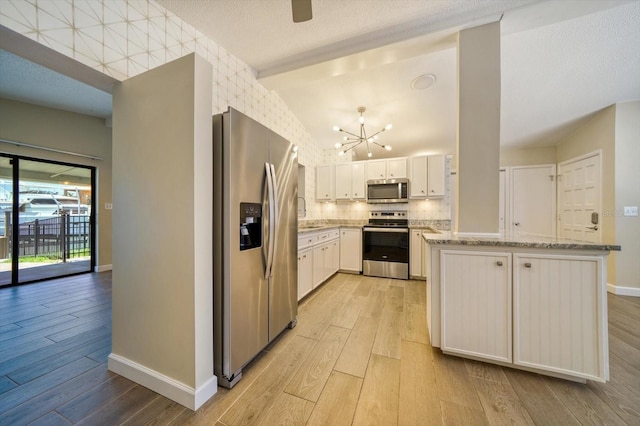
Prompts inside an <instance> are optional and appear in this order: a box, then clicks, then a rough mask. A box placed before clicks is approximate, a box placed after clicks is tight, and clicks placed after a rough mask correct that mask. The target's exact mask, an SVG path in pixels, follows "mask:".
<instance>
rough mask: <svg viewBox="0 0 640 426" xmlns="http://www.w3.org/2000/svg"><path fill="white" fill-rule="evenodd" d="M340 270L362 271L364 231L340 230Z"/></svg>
mask: <svg viewBox="0 0 640 426" xmlns="http://www.w3.org/2000/svg"><path fill="white" fill-rule="evenodd" d="M340 270H341V271H349V272H361V271H362V229H360V228H342V229H340Z"/></svg>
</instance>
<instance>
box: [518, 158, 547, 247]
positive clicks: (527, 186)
mask: <svg viewBox="0 0 640 426" xmlns="http://www.w3.org/2000/svg"><path fill="white" fill-rule="evenodd" d="M555 176H556V165H555V164H544V165H537V166H518V167H512V168H511V176H510V177H509V185H510V187H511V188H510V211H509V213H510V214H509V220H510V222H511V224H510V227H509V231H510V233H511V235H515V234H526V235H540V236H551V237H555V236H556V221H555V216H556V182H555Z"/></svg>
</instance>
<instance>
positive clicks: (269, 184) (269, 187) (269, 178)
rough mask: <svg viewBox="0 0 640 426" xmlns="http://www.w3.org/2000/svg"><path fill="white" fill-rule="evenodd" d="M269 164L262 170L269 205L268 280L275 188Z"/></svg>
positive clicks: (270, 265) (273, 230)
mask: <svg viewBox="0 0 640 426" xmlns="http://www.w3.org/2000/svg"><path fill="white" fill-rule="evenodd" d="M271 167H272V166H271V164H269V163H264V170H265V173H266V176H267V203H269V226H268V228H267V229H268V231H267V233H268V234H267V235H268V238H269V240H268V242H267V264H266V265H265V268H264V278H265V279H269V277H270V276H271V268H272V266H273V251H274V248H275V240H274V238H275V223H274V221H275V215H276V212H275V199H274V192H275V188H274V187H273V185H274V182H273V178H272V175H271V171H272V169H271Z"/></svg>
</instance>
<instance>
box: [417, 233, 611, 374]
mask: <svg viewBox="0 0 640 426" xmlns="http://www.w3.org/2000/svg"><path fill="white" fill-rule="evenodd" d="M423 239H424V246H423V255H424V261H425V265H426V276H427V325H428V329H429V334H430V337H431V345H432V346H434V347H439V348H440V349H441V350H442V351H443V352H444V353H447V354H452V355H457V356H461V357H466V358H471V359H476V360H480V361H486V362H491V363H496V364H499V365H503V366H508V367H513V368H518V369H523V370H527V371H534V372H538V373H541V374H546V375H551V376H555V377H561V378H565V379H570V380H574V381H581V382H584V381H585V380H587V379H589V380H595V381H599V382H606V381H607V380H608V379H609V355H608V332H607V298H606V256H607V255H608V254H609V252H610V251H614V250H615V251H619V250H620V246H618V245H608V244H596V243H586V242H576V241H567V240H560V239H555V238H547V237H533V236H511V237H502V238H471V237H460V236H454V235H452V234H450V233H441V234H431V233H425V234H423Z"/></svg>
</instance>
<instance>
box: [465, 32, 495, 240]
mask: <svg viewBox="0 0 640 426" xmlns="http://www.w3.org/2000/svg"><path fill="white" fill-rule="evenodd" d="M500 90H501V84H500V22H493V23H491V24H486V25H481V26H479V27H475V28H469V29H465V30H462V31H460V32H459V33H458V140H457V144H456V161H457V164H456V171H457V185H458V188H457V191H456V193H457V198H458V199H457V201H456V205H457V209H456V216H457V217H456V219H455V226H456V231H458V232H460V233H465V234H476V233H480V234H496V235H497V234H498V232H499V224H498V215H499V213H498V206H499V186H500V182H499V167H500V161H499V160H500Z"/></svg>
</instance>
